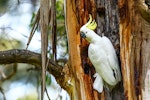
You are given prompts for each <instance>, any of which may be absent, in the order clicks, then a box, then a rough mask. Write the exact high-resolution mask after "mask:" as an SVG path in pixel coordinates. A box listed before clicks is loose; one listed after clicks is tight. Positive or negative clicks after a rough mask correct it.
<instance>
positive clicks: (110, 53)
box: [80, 15, 121, 93]
mask: <svg viewBox="0 0 150 100" xmlns="http://www.w3.org/2000/svg"><path fill="white" fill-rule="evenodd" d="M96 27H97V24H96V22H95V21H94V20H93V21H92V17H91V15H90V19H89V21H88V22H87V23H86V24H85V25H83V26H82V27H81V28H80V34H81V37H82V38H85V39H86V40H87V41H88V42H89V43H90V45H89V47H88V57H89V58H90V61H91V62H92V64H93V66H94V67H95V70H96V73H95V74H94V77H95V81H94V83H93V88H94V89H95V90H97V91H98V92H100V93H101V92H102V91H103V85H104V83H106V84H108V85H109V86H111V87H114V86H115V85H116V84H117V83H118V82H119V81H121V73H120V69H119V64H118V59H117V55H116V52H115V49H114V47H113V45H112V43H111V41H110V40H109V39H108V38H107V37H106V36H102V37H101V36H99V35H97V34H96V33H95V32H94V31H93V30H94V29H95V28H96Z"/></svg>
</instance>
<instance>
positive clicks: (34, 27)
mask: <svg viewBox="0 0 150 100" xmlns="http://www.w3.org/2000/svg"><path fill="white" fill-rule="evenodd" d="M39 20H40V8H39V9H38V12H37V15H36V18H35V21H34V23H33V27H32V29H31V32H30V36H29V39H28V42H27V47H26V49H28V47H29V44H30V42H31V39H32V37H33V35H34V33H35V31H36V29H37V27H38V24H39Z"/></svg>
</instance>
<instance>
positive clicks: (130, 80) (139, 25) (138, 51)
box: [119, 0, 150, 100]
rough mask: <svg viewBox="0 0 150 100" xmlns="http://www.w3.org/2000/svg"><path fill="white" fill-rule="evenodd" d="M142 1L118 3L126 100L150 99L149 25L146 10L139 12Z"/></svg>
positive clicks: (127, 0)
mask: <svg viewBox="0 0 150 100" xmlns="http://www.w3.org/2000/svg"><path fill="white" fill-rule="evenodd" d="M141 1H143V2H137V0H130V1H129V0H120V1H119V11H120V52H121V66H122V75H123V84H124V94H125V100H148V99H149V98H150V97H149V94H150V93H149V90H148V89H149V86H150V84H149V81H150V79H149V74H150V72H149V70H150V63H149V62H148V61H149V60H150V52H149V50H150V48H149V44H150V34H149V31H150V24H149V23H148V20H149V19H146V18H148V17H150V16H147V14H148V12H147V11H148V10H142V9H143V8H144V6H145V5H144V4H145V2H144V0H141ZM137 8H140V9H137ZM147 8H148V7H147ZM141 11H144V13H143V12H141ZM140 13H141V14H140ZM145 13H147V14H145ZM142 14H144V15H142ZM141 16H142V17H141ZM143 16H144V17H143Z"/></svg>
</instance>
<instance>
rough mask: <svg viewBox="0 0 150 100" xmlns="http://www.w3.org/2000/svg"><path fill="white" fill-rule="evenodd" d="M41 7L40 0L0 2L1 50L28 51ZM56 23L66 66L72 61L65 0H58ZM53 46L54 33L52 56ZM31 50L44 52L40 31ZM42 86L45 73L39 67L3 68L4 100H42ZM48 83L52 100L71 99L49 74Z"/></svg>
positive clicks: (1, 87) (0, 94)
mask: <svg viewBox="0 0 150 100" xmlns="http://www.w3.org/2000/svg"><path fill="white" fill-rule="evenodd" d="M39 5H40V4H39V0H0V51H3V50H10V49H26V47H27V45H26V44H27V42H28V38H29V35H30V31H31V28H32V26H33V22H34V20H35V16H36V14H37V11H38V9H39ZM56 21H57V61H58V63H59V64H60V65H62V66H63V65H64V64H65V63H66V59H68V49H67V37H66V31H65V24H64V8H63V0H56ZM50 29H51V28H50ZM50 31H51V30H50ZM51 44H52V43H51V34H49V45H48V46H49V50H48V54H49V57H51V56H52V50H51V47H52V46H51ZM28 50H31V51H34V52H37V53H40V52H41V34H40V29H39V28H37V30H36V32H35V34H34V36H33V38H32V40H31V43H30V44H29V47H28ZM40 83H41V73H40V70H39V69H38V68H37V67H36V66H33V65H29V64H7V65H0V100H5V99H6V100H40V99H39V97H40V89H41V84H40ZM46 84H47V91H48V95H49V97H50V99H51V100H70V98H69V96H68V94H67V93H66V91H65V90H63V89H62V88H61V87H60V86H59V85H58V84H57V82H56V81H55V78H54V77H53V76H52V75H50V74H49V73H47V76H46ZM44 97H45V100H48V98H47V95H46V94H45V96H44Z"/></svg>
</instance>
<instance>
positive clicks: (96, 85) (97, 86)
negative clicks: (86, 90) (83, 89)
mask: <svg viewBox="0 0 150 100" xmlns="http://www.w3.org/2000/svg"><path fill="white" fill-rule="evenodd" d="M93 77H94V78H95V80H94V83H93V89H95V90H97V91H98V92H99V93H101V92H102V91H103V80H102V78H101V76H100V75H99V74H98V73H95V74H94V75H93Z"/></svg>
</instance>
